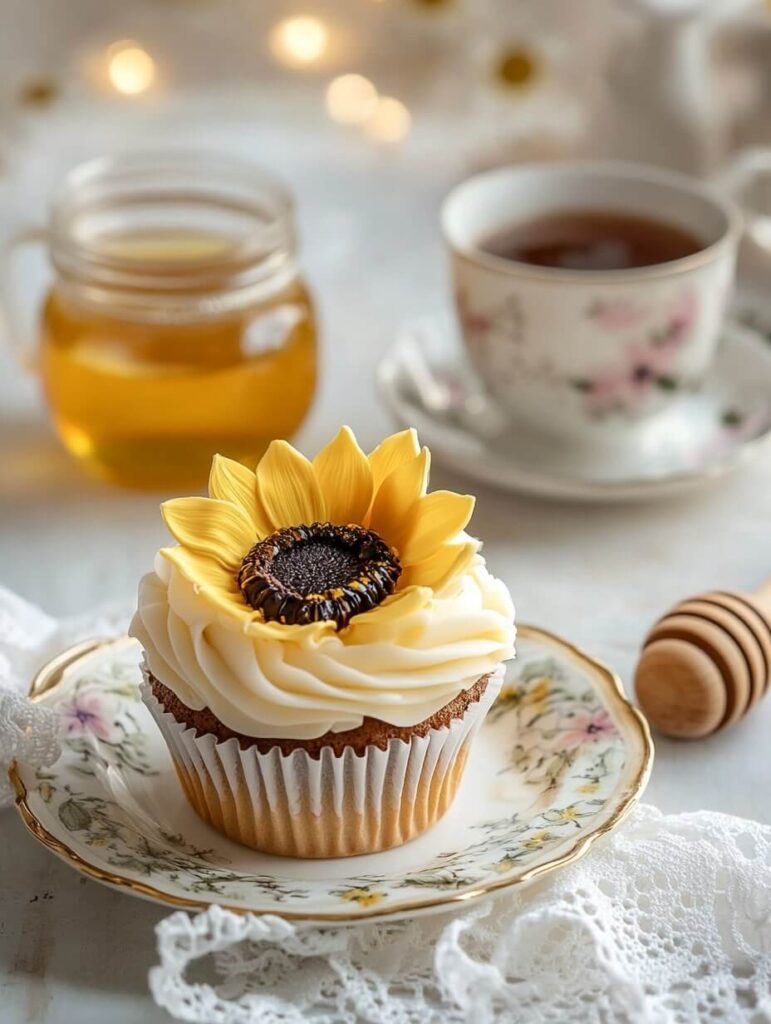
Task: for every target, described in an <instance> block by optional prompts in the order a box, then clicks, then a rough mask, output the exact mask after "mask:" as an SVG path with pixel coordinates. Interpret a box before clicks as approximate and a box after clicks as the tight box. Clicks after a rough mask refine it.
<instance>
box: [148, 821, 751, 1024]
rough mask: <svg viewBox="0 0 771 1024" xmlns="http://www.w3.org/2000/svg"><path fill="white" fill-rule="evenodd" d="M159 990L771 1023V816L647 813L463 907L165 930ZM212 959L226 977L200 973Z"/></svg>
mask: <svg viewBox="0 0 771 1024" xmlns="http://www.w3.org/2000/svg"><path fill="white" fill-rule="evenodd" d="M158 948H159V952H160V957H161V964H160V966H158V967H155V968H154V969H153V970H152V971H151V973H150V985H151V988H152V992H153V995H154V997H155V999H156V1001H157V1002H158V1003H159V1004H160V1005H162V1006H165V1007H166V1008H167V1009H168V1010H169V1011H170V1012H171V1013H173V1014H174V1015H175V1016H177V1017H179V1018H180V1019H181V1020H186V1021H195V1022H200V1024H211V1022H217V1024H252V1022H257V1021H259V1022H260V1024H301V1022H305V1021H314V1022H324V1024H358V1022H359V1021H375V1022H383V1024H440V1022H441V1024H455V1022H458V1024H460V1022H474V1024H487V1022H492V1021H512V1022H514V1021H516V1022H519V1021H523V1022H525V1021H526V1022H528V1024H529V1022H538V1024H541V1022H543V1024H547V1022H548V1024H573V1022H576V1024H577V1022H586V1021H603V1022H608V1024H611V1022H613V1024H616V1022H617V1024H622V1022H623V1024H637V1022H640V1024H642V1022H646V1024H648V1022H650V1024H659V1022H661V1024H664V1022H667V1024H669V1022H673V1024H674V1022H680V1021H683V1022H686V1021H687V1022H697V1021H699V1022H701V1021H708V1020H719V1021H745V1020H746V1021H752V1022H753V1024H755V1022H757V1024H760V1022H764V1021H769V1020H771V828H767V827H764V826H761V825H758V824H755V823H753V822H748V821H743V820H741V819H738V818H731V817H727V816H725V815H720V814H711V813H706V812H700V813H697V814H683V815H677V816H670V817H665V816H663V815H662V814H660V813H659V812H658V811H656V810H655V809H653V808H651V807H641V808H639V809H638V811H637V812H636V813H635V814H634V816H633V817H632V818H631V819H630V821H629V822H628V823H627V824H626V825H625V826H624V827H623V828H621V829H620V830H619V831H618V832H617V833H615V834H614V835H613V836H612V837H611V838H609V839H608V840H606V841H605V842H604V843H603V844H601V845H600V846H599V847H597V848H595V851H594V852H593V853H592V855H591V856H589V857H586V858H585V859H584V860H581V861H579V862H578V863H576V864H574V865H572V866H571V867H568V868H566V869H564V870H563V871H560V872H557V873H555V874H554V875H553V876H550V877H547V878H545V879H544V880H542V881H541V882H540V883H538V884H537V885H534V886H532V887H530V888H528V889H523V890H522V891H520V892H518V893H516V894H515V895H513V896H512V895H508V896H501V897H499V898H498V899H497V900H495V901H494V902H487V903H485V904H482V905H480V906H477V907H475V908H473V909H471V910H469V911H467V912H466V913H465V914H462V915H457V916H452V915H447V914H442V915H436V916H434V917H427V918H419V919H417V920H413V921H405V922H403V923H398V922H397V923H393V924H389V925H380V926H378V925H369V926H364V927H362V926H359V927H355V928H347V929H346V928H337V929H329V928H309V927H307V926H305V927H302V928H301V927H300V926H296V927H293V926H292V925H291V924H289V923H287V922H285V921H282V920H280V919H279V918H275V917H271V918H255V917H251V918H250V917H239V916H236V915H234V914H231V913H229V912H227V911H223V910H221V909H220V908H219V907H213V908H212V909H210V910H209V911H207V912H205V913H202V914H199V915H198V916H196V917H194V918H192V919H191V918H190V917H189V916H188V915H187V914H184V913H176V914H173V915H172V916H171V917H169V918H166V920H165V921H162V922H161V924H160V925H159V926H158ZM212 954H213V961H214V962H213V966H214V970H215V972H216V975H217V980H216V981H215V982H213V983H194V982H190V981H186V980H185V971H186V969H187V968H188V967H189V966H190V965H191V964H192V963H193V962H194V961H195V960H197V959H198V958H201V957H206V956H209V955H212Z"/></svg>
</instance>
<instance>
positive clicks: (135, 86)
mask: <svg viewBox="0 0 771 1024" xmlns="http://www.w3.org/2000/svg"><path fill="white" fill-rule="evenodd" d="M107 74H108V77H109V79H110V82H111V83H112V86H113V88H114V89H116V90H117V91H118V92H120V93H123V94H124V96H136V95H138V94H139V93H141V92H145V91H146V90H147V89H149V88H150V86H151V85H152V84H153V80H154V78H155V61H154V60H153V58H152V57H151V56H150V54H149V53H147V51H146V50H143V49H142V47H141V46H138V45H137V44H136V43H135V42H133V41H131V40H125V41H123V42H120V43H114V44H113V45H112V46H111V47H110V49H109V51H108V64H107Z"/></svg>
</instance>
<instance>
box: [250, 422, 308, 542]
mask: <svg viewBox="0 0 771 1024" xmlns="http://www.w3.org/2000/svg"><path fill="white" fill-rule="evenodd" d="M257 493H258V495H259V498H260V502H261V504H262V507H263V508H264V509H265V513H266V515H267V517H268V519H269V520H270V523H271V526H272V527H273V529H274V530H280V529H282V527H284V526H301V525H303V524H308V523H315V522H318V521H323V520H324V512H325V510H324V500H323V498H322V497H321V490H320V488H319V485H318V483H317V481H316V474H315V473H314V472H313V466H312V465H311V464H310V462H308V460H307V459H306V458H305V456H304V455H301V454H300V453H299V452H298V451H296V450H295V449H294V448H293V447H292V446H291V444H288V443H287V442H286V441H271V443H270V445H269V447H268V450H267V451H266V452H265V454H264V455H263V457H262V459H261V460H260V464H259V465H258V466H257Z"/></svg>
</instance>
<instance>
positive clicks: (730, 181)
mask: <svg viewBox="0 0 771 1024" xmlns="http://www.w3.org/2000/svg"><path fill="white" fill-rule="evenodd" d="M764 178H765V179H766V180H765V183H764V184H761V182H762V180H763V179H764ZM753 181H754V182H755V183H756V187H758V188H762V189H763V191H764V194H763V195H762V197H761V199H760V200H759V201H758V199H753V198H752V197H751V196H747V191H748V186H749V185H750V184H752V182H753ZM715 185H716V186H717V187H718V188H719V189H721V190H722V191H724V192H726V193H727V194H728V195H729V196H730V197H731V198H732V199H733V200H734V201H735V202H736V204H737V205H738V206H739V207H740V208H741V211H742V213H743V215H744V233H745V235H746V236H747V237H748V238H749V239H751V241H752V242H754V244H755V245H756V246H757V247H758V249H760V250H762V252H763V253H764V254H765V255H766V256H767V257H768V258H769V259H771V147H766V146H753V147H750V148H749V149H744V150H742V151H741V152H740V153H739V154H738V155H737V156H736V157H735V158H734V159H733V160H732V161H731V162H730V163H729V164H728V166H727V167H726V168H725V170H723V171H722V172H721V173H720V174H718V175H717V177H716V178H715ZM760 203H762V204H763V207H764V208H762V207H761V208H758V207H759V205H760Z"/></svg>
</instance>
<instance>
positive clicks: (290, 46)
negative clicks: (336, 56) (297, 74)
mask: <svg viewBox="0 0 771 1024" xmlns="http://www.w3.org/2000/svg"><path fill="white" fill-rule="evenodd" d="M328 45H329V30H328V29H327V27H326V25H325V24H324V22H323V21H321V20H320V19H319V18H313V17H311V16H310V15H301V16H298V17H294V18H284V20H283V21H279V22H278V24H276V25H275V26H274V27H273V31H272V32H271V34H270V48H271V50H272V52H273V56H274V57H275V58H276V60H277V61H279V62H280V63H281V64H284V65H286V66H287V67H308V66H309V65H311V64H315V63H316V61H318V60H319V59H320V58H321V57H323V56H324V54H325V52H326V49H327V46H328Z"/></svg>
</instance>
